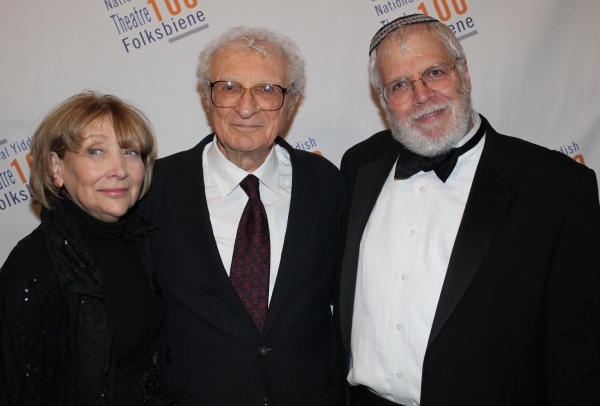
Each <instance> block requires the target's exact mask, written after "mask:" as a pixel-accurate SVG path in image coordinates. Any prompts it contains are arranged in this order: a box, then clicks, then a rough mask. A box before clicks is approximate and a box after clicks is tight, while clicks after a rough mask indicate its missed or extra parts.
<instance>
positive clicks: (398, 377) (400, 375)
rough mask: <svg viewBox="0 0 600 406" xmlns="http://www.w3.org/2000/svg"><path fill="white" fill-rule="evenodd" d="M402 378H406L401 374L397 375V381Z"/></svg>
mask: <svg viewBox="0 0 600 406" xmlns="http://www.w3.org/2000/svg"><path fill="white" fill-rule="evenodd" d="M402 378H404V375H402V374H401V373H400V372H398V373H397V374H396V379H402Z"/></svg>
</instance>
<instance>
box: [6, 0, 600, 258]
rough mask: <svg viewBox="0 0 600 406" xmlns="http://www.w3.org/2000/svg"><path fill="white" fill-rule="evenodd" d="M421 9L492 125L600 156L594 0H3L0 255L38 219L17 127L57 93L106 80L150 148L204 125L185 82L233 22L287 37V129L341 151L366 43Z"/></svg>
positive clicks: (295, 141)
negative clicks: (297, 57)
mask: <svg viewBox="0 0 600 406" xmlns="http://www.w3.org/2000/svg"><path fill="white" fill-rule="evenodd" d="M416 12H426V13H428V14H429V15H432V16H434V17H437V18H440V19H441V20H443V21H444V22H445V23H447V24H449V25H451V26H452V27H453V29H454V30H455V32H456V33H457V35H458V36H459V37H460V38H462V39H461V41H462V44H463V46H464V48H465V51H466V53H467V58H468V63H469V72H470V75H471V80H472V84H473V100H474V106H475V108H476V109H477V110H478V111H479V112H480V113H482V114H484V115H485V116H486V117H487V118H488V119H489V120H490V122H491V123H492V125H493V126H494V127H495V129H496V130H498V131H499V132H502V133H505V134H509V135H513V136H517V137H520V138H524V139H526V140H529V141H533V142H535V143H538V144H541V145H544V146H546V147H548V148H550V149H555V150H561V149H562V152H563V153H566V154H567V155H569V156H571V157H572V158H574V159H576V160H578V161H580V162H582V163H583V162H584V163H585V164H586V165H587V166H589V167H591V168H593V169H595V170H596V172H598V170H599V169H600V142H599V141H598V138H597V133H598V132H600V84H599V83H600V81H599V79H598V74H597V71H598V65H599V64H600V46H599V39H600V24H598V21H597V20H598V16H600V2H599V1H597V0H578V1H575V2H573V1H566V0H526V1H523V0H503V1H497V0H279V1H275V0H270V1H269V0H245V1H235V0H220V1H208V0H86V1H81V0H79V1H78V0H51V1H49V0H2V1H1V4H0V51H1V52H0V58H1V63H0V77H1V79H0V263H3V262H4V260H5V259H6V257H7V256H8V253H9V252H10V250H11V249H12V247H13V246H14V245H15V244H16V242H17V241H18V240H19V239H21V238H22V237H24V236H25V235H27V234H28V233H29V232H30V231H31V230H32V229H33V228H34V227H35V226H36V225H37V224H38V223H39V219H38V217H37V214H36V213H37V212H38V211H39V204H34V202H33V201H32V199H31V196H30V194H29V192H28V188H27V183H28V178H29V164H28V156H27V154H28V153H29V144H28V140H29V137H30V136H31V134H32V133H33V131H34V130H35V128H36V126H37V125H38V124H39V122H40V120H41V119H42V118H43V117H44V115H45V114H46V113H48V111H49V110H50V109H51V108H52V107H54V106H55V105H56V104H57V103H59V102H60V101H62V100H64V99H66V98H67V97H69V96H71V95H73V94H75V93H79V92H81V91H82V90H84V89H92V90H99V91H101V92H106V93H114V94H116V95H118V96H120V97H122V98H124V99H127V100H129V101H131V102H133V103H134V104H136V105H137V106H138V107H140V108H141V109H142V110H143V111H144V112H145V113H146V114H147V115H148V117H149V118H150V120H151V121H152V123H153V125H154V128H155V130H156V133H157V137H158V140H159V155H160V156H166V155H170V154H172V153H174V152H177V151H180V150H182V149H188V148H190V147H192V146H193V145H195V144H196V143H197V142H198V141H199V140H200V139H201V138H202V137H204V136H205V135H207V134H208V133H210V132H211V129H210V127H209V125H208V121H207V117H206V115H205V114H204V111H203V109H202V105H201V101H200V96H199V94H198V93H197V91H196V77H195V74H194V73H195V68H196V60H197V55H198V53H199V51H200V50H201V49H202V47H203V46H204V45H205V44H206V43H207V42H208V41H209V40H210V39H212V38H214V37H215V36H217V35H218V34H220V33H222V32H223V31H225V30H226V29H228V28H230V27H233V26H237V25H248V26H262V27H266V28H270V29H273V30H276V31H280V32H282V33H284V34H286V35H288V36H290V37H292V38H293V39H295V40H296V42H297V44H298V46H299V47H300V49H301V50H302V52H303V54H304V57H305V58H306V61H307V64H308V66H307V76H308V81H307V87H306V92H305V94H304V95H303V97H302V99H301V103H300V105H299V109H298V110H297V114H296V115H295V117H294V119H293V121H292V124H291V126H290V128H289V130H288V131H287V134H285V136H286V139H287V141H288V142H289V143H290V144H292V145H294V146H297V147H302V146H303V147H304V148H305V149H308V150H311V151H317V150H318V151H320V152H321V153H322V154H323V155H324V156H325V157H327V158H328V159H329V160H331V161H332V162H333V163H335V164H336V165H339V162H340V159H341V156H342V154H343V153H344V151H345V150H346V149H347V148H349V147H350V146H352V145H354V144H355V143H357V142H359V141H361V140H363V139H365V138H367V137H368V136H370V135H371V134H373V133H375V132H377V131H380V130H382V129H383V128H385V122H384V121H383V116H382V114H381V113H380V110H379V107H378V104H377V101H376V100H375V98H374V96H373V93H372V91H371V89H370V85H369V80H368V73H367V61H368V56H367V54H368V46H369V42H370V40H371V37H372V36H373V34H374V33H375V32H376V31H377V30H378V29H379V27H381V25H382V22H384V21H385V20H386V19H387V20H392V19H394V18H396V17H399V16H401V15H404V14H412V13H416Z"/></svg>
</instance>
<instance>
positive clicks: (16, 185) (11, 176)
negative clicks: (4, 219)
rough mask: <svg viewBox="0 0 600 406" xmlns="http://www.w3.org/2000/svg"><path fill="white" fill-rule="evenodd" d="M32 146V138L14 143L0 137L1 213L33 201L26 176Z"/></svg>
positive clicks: (29, 165)
mask: <svg viewBox="0 0 600 406" xmlns="http://www.w3.org/2000/svg"><path fill="white" fill-rule="evenodd" d="M30 146H31V137H27V138H23V139H19V140H16V141H13V140H9V139H6V138H4V137H2V136H1V135H0V213H6V212H9V211H10V210H11V209H13V208H15V207H17V206H19V205H22V204H23V203H31V201H32V200H33V197H32V195H31V192H30V191H29V185H28V184H27V176H26V174H25V173H27V175H29V168H31V153H30V152H29V147H30ZM36 202H37V201H36Z"/></svg>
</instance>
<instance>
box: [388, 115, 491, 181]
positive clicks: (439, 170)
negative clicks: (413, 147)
mask: <svg viewBox="0 0 600 406" xmlns="http://www.w3.org/2000/svg"><path fill="white" fill-rule="evenodd" d="M483 134H485V126H484V125H483V123H481V125H480V126H479V129H478V130H477V132H476V133H475V135H474V136H473V138H471V139H470V140H469V141H467V142H466V143H465V145H463V146H462V147H459V148H452V149H451V150H450V151H448V152H446V153H445V154H441V155H438V156H434V157H431V158H429V157H424V156H421V155H417V154H415V153H414V152H412V151H409V150H408V149H406V148H405V147H404V145H402V149H401V150H400V155H399V156H398V162H397V163H396V172H395V173H394V178H395V179H408V178H410V177H411V176H413V175H414V174H416V173H419V172H421V171H423V172H429V171H434V172H435V174H436V175H437V177H438V178H440V180H441V181H442V182H444V183H446V180H448V178H449V177H450V174H452V171H453V170H454V167H455V166H456V162H458V157H459V156H461V155H462V154H464V153H465V152H467V151H468V150H470V149H471V148H473V147H474V146H475V145H477V144H479V141H481V139H482V138H483Z"/></svg>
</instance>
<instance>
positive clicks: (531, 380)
mask: <svg viewBox="0 0 600 406" xmlns="http://www.w3.org/2000/svg"><path fill="white" fill-rule="evenodd" d="M369 55H370V76H371V82H372V84H373V87H374V88H375V90H376V91H377V92H378V93H379V95H380V101H381V105H382V107H383V109H384V110H385V113H386V116H387V121H388V124H389V126H390V130H388V131H382V132H380V133H377V134H375V135H373V136H372V137H371V138H369V139H367V140H366V141H363V142H361V143H360V144H358V145H356V146H354V147H353V148H351V149H350V150H349V151H347V152H346V154H345V155H344V158H343V159H342V165H341V169H342V173H344V175H345V176H346V179H347V180H348V192H349V193H348V198H347V200H346V202H347V207H346V210H345V214H344V216H343V220H342V232H341V245H342V246H343V247H344V251H343V254H341V257H343V259H342V260H341V266H340V290H339V298H338V299H337V300H336V304H337V305H336V306H335V309H336V321H337V322H339V332H340V337H341V343H342V348H343V355H344V367H345V368H344V370H343V372H342V374H343V375H345V376H346V377H347V384H348V383H349V385H348V386H347V389H349V390H347V391H345V392H346V394H347V395H349V401H350V404H351V405H354V406H357V405H361V406H371V405H398V404H400V405H406V406H417V405H424V406H475V405H481V406H495V405H498V406H500V405H503V406H507V405H514V406H516V405H536V406H542V405H598V404H600V395H599V392H600V347H599V344H600V208H599V205H598V187H597V182H596V176H595V174H594V172H593V171H592V170H590V169H588V168H586V167H585V166H583V165H580V164H579V163H576V162H574V161H573V160H571V159H570V158H568V157H566V156H565V155H563V154H560V153H558V152H555V151H549V150H547V149H545V148H542V147H539V146H536V145H533V144H531V143H528V142H525V141H522V140H519V139H516V138H511V137H507V136H505V135H501V134H498V133H497V132H496V131H494V129H493V128H492V127H491V126H490V124H489V123H488V121H487V120H486V119H485V118H484V117H483V116H481V115H479V114H478V113H476V112H475V111H473V109H472V107H471V81H470V78H469V71H468V68H467V60H466V57H465V53H464V51H463V49H462V47H461V45H460V43H459V42H458V40H457V39H456V37H455V36H454V34H453V33H452V31H451V30H450V29H449V28H448V27H447V26H445V25H444V24H442V23H440V22H439V21H437V20H435V19H433V18H431V17H428V16H424V15H411V16H405V17H400V18H398V19H396V20H394V21H392V22H390V23H389V24H388V25H386V26H384V27H382V28H381V30H380V31H379V32H377V33H376V35H375V37H374V38H373V40H372V42H371V47H370V49H369ZM490 55H492V56H493V54H492V53H490ZM490 97H493V95H492V96H490Z"/></svg>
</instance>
